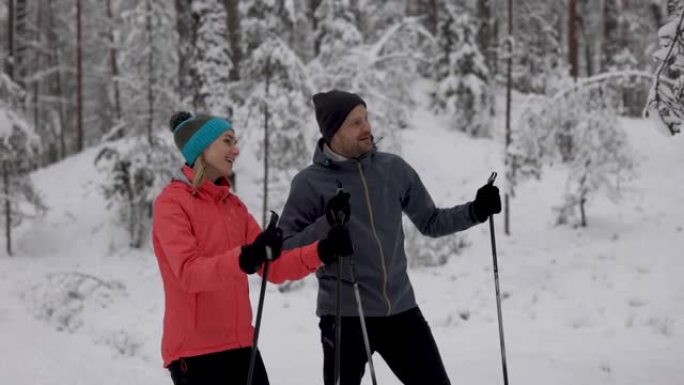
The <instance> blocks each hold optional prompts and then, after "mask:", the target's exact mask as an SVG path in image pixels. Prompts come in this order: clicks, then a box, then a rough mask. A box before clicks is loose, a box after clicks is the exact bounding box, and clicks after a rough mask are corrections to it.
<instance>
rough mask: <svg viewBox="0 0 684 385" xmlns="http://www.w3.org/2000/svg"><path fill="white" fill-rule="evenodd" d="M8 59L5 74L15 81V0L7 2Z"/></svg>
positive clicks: (6, 59)
mask: <svg viewBox="0 0 684 385" xmlns="http://www.w3.org/2000/svg"><path fill="white" fill-rule="evenodd" d="M7 1H8V5H7V57H6V58H5V73H6V74H7V76H9V77H10V79H12V80H14V65H13V62H14V0H7Z"/></svg>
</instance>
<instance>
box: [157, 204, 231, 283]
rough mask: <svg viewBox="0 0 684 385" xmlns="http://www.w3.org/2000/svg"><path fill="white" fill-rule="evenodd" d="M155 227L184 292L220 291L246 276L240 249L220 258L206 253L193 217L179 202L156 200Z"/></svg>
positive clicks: (229, 251)
mask: <svg viewBox="0 0 684 385" xmlns="http://www.w3.org/2000/svg"><path fill="white" fill-rule="evenodd" d="M152 226H153V231H154V233H155V235H156V238H157V241H158V243H159V246H160V247H161V249H162V252H163V254H164V257H165V259H166V262H167V263H168V265H169V266H170V268H171V271H172V272H173V275H174V276H175V277H176V278H177V279H178V282H179V283H180V285H181V287H182V288H183V289H184V290H186V291H188V292H191V293H196V292H201V291H210V290H217V289H221V288H224V287H226V284H227V283H229V282H231V280H233V279H235V278H236V277H238V276H240V275H241V274H244V273H243V272H242V270H240V266H239V262H238V256H239V255H240V251H241V248H240V247H236V248H233V249H231V250H227V251H226V252H225V253H222V254H218V255H210V256H207V255H204V254H203V251H202V249H201V248H200V246H199V243H198V241H197V238H196V237H195V235H194V234H193V232H192V227H191V225H190V218H189V217H188V214H187V212H186V211H185V210H184V209H183V207H182V206H181V204H180V203H179V202H177V201H174V200H172V199H168V198H159V199H157V201H156V202H155V204H154V211H153V220H152ZM158 257H159V256H158Z"/></svg>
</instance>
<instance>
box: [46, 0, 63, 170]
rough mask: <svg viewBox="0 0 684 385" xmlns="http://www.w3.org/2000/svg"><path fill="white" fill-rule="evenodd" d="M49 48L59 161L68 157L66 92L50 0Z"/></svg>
mask: <svg viewBox="0 0 684 385" xmlns="http://www.w3.org/2000/svg"><path fill="white" fill-rule="evenodd" d="M47 5H48V21H47V22H48V36H47V38H48V46H49V47H50V59H49V60H50V65H51V66H52V67H53V68H55V69H56V70H55V80H54V84H53V89H54V93H53V94H54V95H55V96H56V99H57V113H58V115H59V133H58V137H59V155H58V158H59V159H64V157H65V156H66V139H65V137H64V130H65V127H66V113H65V112H64V92H62V89H63V86H62V61H61V58H60V54H59V47H60V44H59V39H58V34H57V27H56V23H55V9H54V0H48V4H47Z"/></svg>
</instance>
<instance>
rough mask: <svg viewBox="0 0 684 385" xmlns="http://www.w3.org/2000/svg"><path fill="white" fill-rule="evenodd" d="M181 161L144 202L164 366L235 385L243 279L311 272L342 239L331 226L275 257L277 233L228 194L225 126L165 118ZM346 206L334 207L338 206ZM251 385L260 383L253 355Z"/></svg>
mask: <svg viewBox="0 0 684 385" xmlns="http://www.w3.org/2000/svg"><path fill="white" fill-rule="evenodd" d="M170 125H171V130H172V132H173V136H174V141H175V143H176V146H177V147H178V148H179V149H180V151H181V153H182V154H183V157H184V158H185V162H186V164H185V165H184V166H183V167H182V169H181V175H179V176H178V177H177V178H174V179H173V180H172V181H171V182H170V183H169V184H168V185H167V186H166V187H165V188H164V189H163V191H162V192H161V193H160V194H159V196H158V197H157V199H156V200H155V203H154V216H153V228H152V238H153V243H154V252H155V255H156V256H157V261H158V263H159V270H160V272H161V275H162V281H163V283H164V294H165V313H164V329H163V336H162V357H163V359H164V366H165V367H167V368H168V369H169V370H170V372H171V378H172V380H173V382H174V384H177V385H178V384H186V385H192V384H202V385H207V384H214V383H221V384H240V385H242V384H245V382H246V377H247V370H248V367H249V360H250V353H251V345H252V338H253V333H254V328H253V326H252V324H251V320H252V310H251V305H250V301H249V286H248V280H247V274H253V273H255V272H257V271H258V270H260V268H261V267H262V264H263V263H264V261H265V260H266V248H267V247H268V248H270V249H271V254H272V255H271V258H272V260H273V262H272V265H271V267H270V269H269V270H270V271H269V276H268V279H269V281H271V282H275V283H280V282H283V281H285V280H296V279H300V278H303V277H304V276H306V275H307V274H309V273H311V272H313V271H315V270H316V269H317V268H318V267H319V266H320V265H321V262H322V261H323V262H324V263H331V262H334V261H335V259H336V258H335V255H337V254H342V255H344V254H346V253H348V251H349V250H351V241H350V240H349V234H348V232H346V229H344V228H339V227H337V228H333V229H331V230H330V232H329V233H328V236H327V237H326V238H325V239H324V240H322V241H320V242H315V243H313V244H310V245H308V246H304V247H301V248H298V249H293V250H287V251H283V252H282V255H281V247H282V232H281V230H280V229H279V228H277V227H275V226H271V227H269V228H267V229H266V230H265V231H263V232H262V231H261V229H260V228H259V225H258V224H257V223H256V221H255V220H254V218H253V217H252V216H251V215H250V214H249V213H248V211H247V208H246V207H245V205H244V204H243V203H242V202H241V201H240V199H239V198H238V197H237V196H236V195H235V194H233V193H232V192H231V191H230V183H229V182H228V179H227V178H228V176H230V175H231V174H232V171H233V164H234V162H235V160H236V159H237V157H238V155H239V153H240V151H239V149H238V147H237V139H236V137H235V131H234V129H233V127H232V125H231V123H230V122H228V121H227V120H225V119H221V118H218V117H213V116H209V115H197V116H192V115H191V114H190V113H187V112H179V113H176V114H174V116H173V117H172V119H171V124H170ZM345 204H348V199H347V201H346V202H342V203H340V202H336V203H335V204H334V205H330V204H329V206H330V207H332V206H335V207H337V208H338V209H339V208H340V207H341V206H344V205H345ZM253 383H254V384H268V377H267V374H266V370H265V368H264V364H263V361H262V359H261V355H260V354H257V361H256V363H255V372H254V379H253Z"/></svg>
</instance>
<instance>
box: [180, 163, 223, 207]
mask: <svg viewBox="0 0 684 385" xmlns="http://www.w3.org/2000/svg"><path fill="white" fill-rule="evenodd" d="M180 171H181V174H182V175H180V177H174V179H176V180H179V181H181V182H183V183H185V184H187V185H188V187H190V188H191V189H192V180H193V178H194V173H193V171H192V168H190V166H188V165H184V166H183V167H182V168H181V169H180ZM230 188H231V185H230V181H228V178H226V177H221V178H220V179H219V180H218V182H217V183H214V182H212V181H210V180H206V179H205V180H204V182H202V184H200V186H199V188H198V189H197V194H203V195H204V194H206V195H207V196H209V197H211V198H212V199H214V200H215V201H222V200H224V199H226V198H227V197H228V196H229V195H230Z"/></svg>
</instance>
